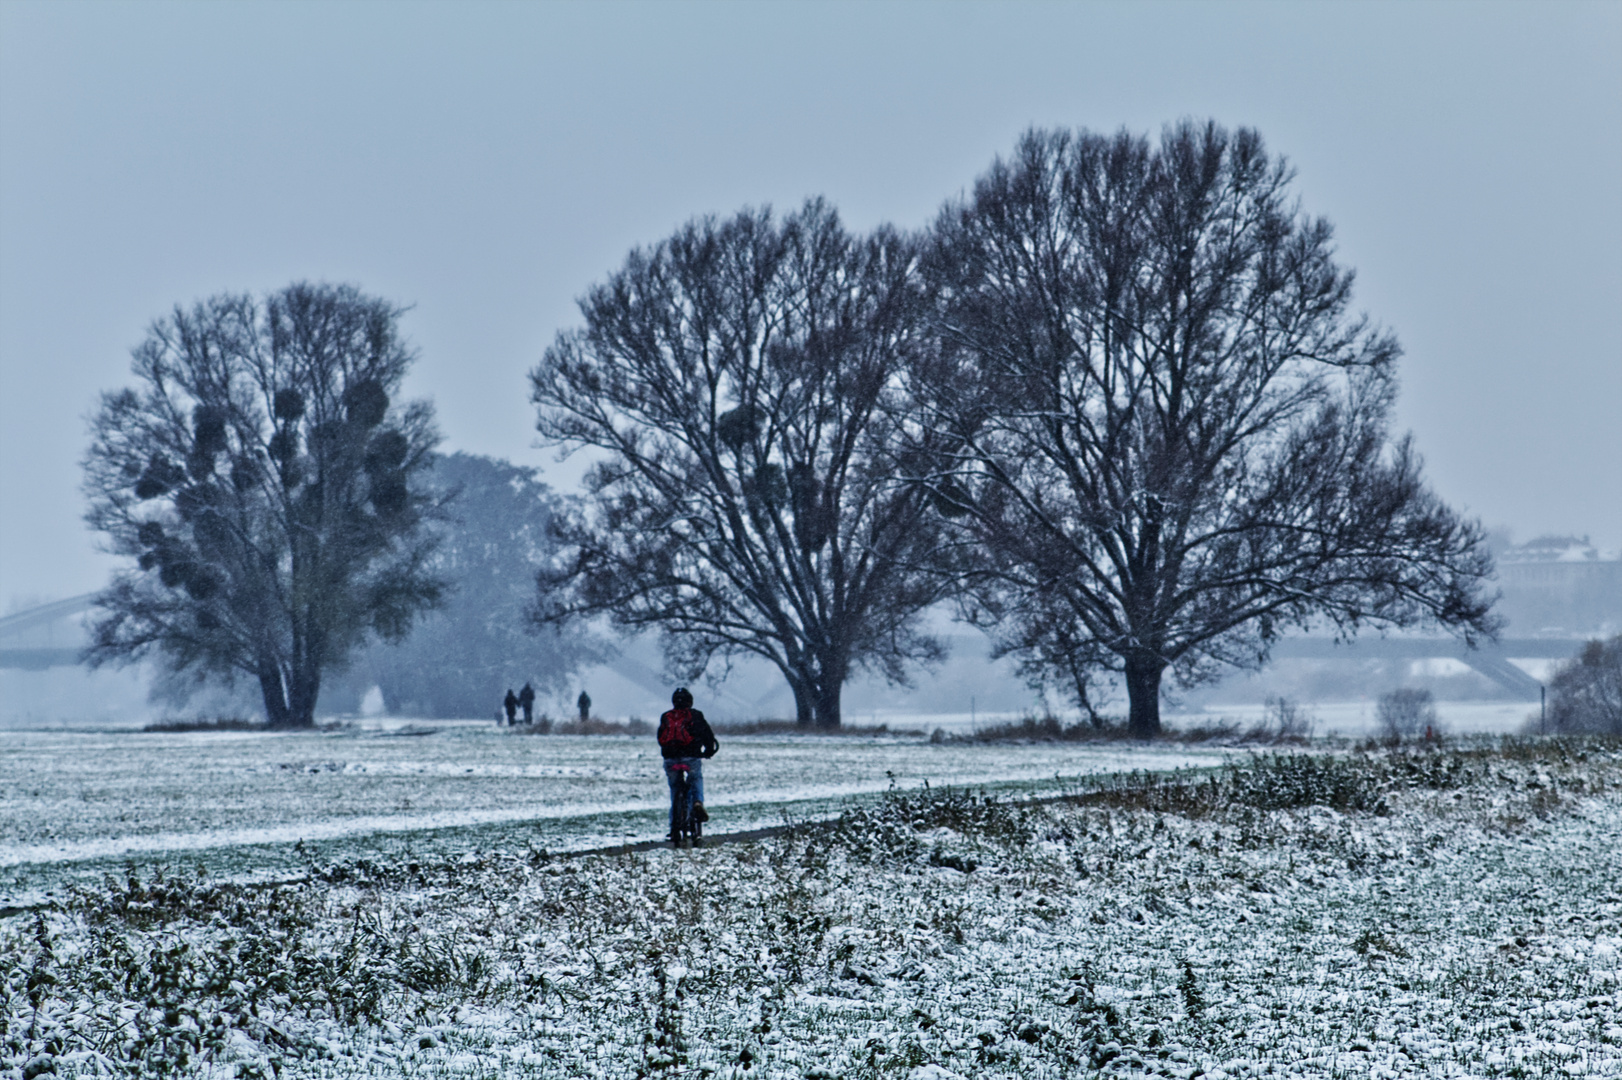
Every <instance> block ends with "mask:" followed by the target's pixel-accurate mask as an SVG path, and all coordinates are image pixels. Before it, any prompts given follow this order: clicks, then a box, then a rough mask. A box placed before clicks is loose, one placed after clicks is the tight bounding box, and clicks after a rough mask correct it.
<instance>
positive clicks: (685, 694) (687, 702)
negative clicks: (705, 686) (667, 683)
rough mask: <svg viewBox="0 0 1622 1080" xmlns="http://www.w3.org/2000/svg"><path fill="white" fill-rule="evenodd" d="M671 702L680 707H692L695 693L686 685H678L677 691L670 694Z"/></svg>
mask: <svg viewBox="0 0 1622 1080" xmlns="http://www.w3.org/2000/svg"><path fill="white" fill-rule="evenodd" d="M670 703H671V704H672V705H674V706H676V708H678V709H691V708H692V707H693V694H692V692H691V691H690V690H688V689H687V687H685V686H678V687H676V692H675V693H674V694H671V695H670Z"/></svg>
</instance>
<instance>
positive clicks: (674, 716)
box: [659, 709, 693, 746]
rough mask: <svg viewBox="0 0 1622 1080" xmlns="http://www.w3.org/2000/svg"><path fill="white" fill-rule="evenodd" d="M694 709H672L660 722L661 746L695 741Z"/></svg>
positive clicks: (683, 744)
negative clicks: (691, 724) (693, 728)
mask: <svg viewBox="0 0 1622 1080" xmlns="http://www.w3.org/2000/svg"><path fill="white" fill-rule="evenodd" d="M692 719H693V710H692V709H671V710H670V711H669V712H667V713H665V715H664V716H663V717H662V718H661V722H660V724H659V745H660V746H686V745H687V744H689V743H691V742H692V741H693V730H692V727H691V726H690V723H691V721H692Z"/></svg>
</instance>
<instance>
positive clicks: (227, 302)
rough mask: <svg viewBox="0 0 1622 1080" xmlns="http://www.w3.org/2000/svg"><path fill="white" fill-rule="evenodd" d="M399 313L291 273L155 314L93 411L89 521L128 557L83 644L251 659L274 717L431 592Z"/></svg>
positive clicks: (202, 670)
mask: <svg viewBox="0 0 1622 1080" xmlns="http://www.w3.org/2000/svg"><path fill="white" fill-rule="evenodd" d="M400 314H401V311H400V309H399V308H396V307H394V306H392V305H390V304H388V303H386V302H384V301H382V300H378V299H374V298H372V297H368V296H365V295H363V294H361V293H360V292H359V291H357V290H356V289H354V288H352V287H349V286H327V285H308V284H296V285H292V286H289V287H288V288H286V289H283V290H282V291H280V292H277V293H274V294H272V295H270V296H267V297H265V298H264V299H263V300H256V299H255V298H253V297H251V296H246V295H223V296H217V297H214V298H212V299H209V300H206V301H203V302H201V303H199V304H197V305H195V306H194V307H193V308H192V309H191V310H189V311H187V310H184V309H181V308H179V307H177V308H176V309H175V311H174V312H173V313H172V314H170V315H169V316H168V317H166V318H163V319H160V320H158V321H157V322H156V323H154V324H153V326H152V328H151V330H150V332H149V333H148V335H147V338H146V340H145V341H144V342H142V343H141V345H140V346H139V347H137V348H136V349H135V350H134V363H133V365H132V368H133V371H134V373H135V376H136V378H137V380H138V383H139V385H138V386H137V387H135V388H129V389H124V390H118V391H115V392H111V393H107V394H104V395H103V396H102V402H101V409H100V411H99V412H98V413H97V415H96V416H95V418H94V420H93V421H92V426H91V431H92V443H91V447H90V451H89V454H88V455H87V457H86V461H85V476H86V479H85V488H86V493H87V494H88V496H89V500H90V510H89V514H88V521H89V523H90V525H91V526H92V527H93V528H95V529H97V530H98V531H100V532H102V533H104V534H105V535H106V536H107V538H108V542H109V545H110V547H111V550H112V551H113V552H114V553H116V554H119V555H123V556H127V557H128V558H129V559H131V560H132V563H133V565H131V566H129V567H128V568H126V569H124V570H122V571H120V572H119V573H118V574H117V575H116V576H115V578H114V580H113V582H112V584H111V585H110V586H109V587H108V588H107V589H106V590H105V591H103V592H102V593H101V594H100V596H99V597H98V598H97V606H98V608H99V610H100V616H99V618H98V619H97V621H96V623H95V626H94V634H93V641H92V644H91V645H90V647H89V649H88V650H87V657H88V659H89V660H90V661H91V662H92V663H95V664H101V663H108V662H127V661H130V660H134V659H137V658H140V657H144V656H147V655H151V654H156V655H158V656H159V657H160V658H161V660H162V661H163V662H164V663H165V664H166V665H168V666H169V668H170V669H171V670H173V671H176V672H189V673H191V674H193V675H195V676H196V677H197V678H199V679H205V678H209V677H214V678H222V679H226V680H229V679H232V678H234V677H236V676H239V675H246V676H251V677H253V678H255V679H257V680H258V682H259V687H260V690H261V693H262V696H263V699H264V705H265V713H266V717H267V718H268V720H269V721H270V722H271V723H272V724H274V725H278V726H285V725H293V726H307V725H310V724H312V723H313V722H314V716H315V706H316V699H317V697H318V696H319V694H320V690H321V677H322V673H323V671H325V670H328V669H331V668H333V667H336V666H341V665H342V664H343V663H344V662H345V660H346V659H347V658H348V657H349V655H350V654H351V652H352V651H353V650H354V649H355V648H356V647H357V646H359V645H360V644H361V643H362V642H363V641H365V640H366V639H367V638H368V637H369V636H371V635H374V634H375V635H377V636H380V637H382V638H385V639H390V640H398V639H401V638H403V637H404V636H405V635H406V633H407V632H408V631H409V629H410V628H411V625H412V622H413V620H414V619H415V617H416V616H417V615H418V613H420V612H422V611H424V610H426V609H428V608H430V607H433V606H435V605H436V604H437V603H438V602H439V600H440V595H441V592H442V590H443V586H442V584H441V582H440V581H439V580H438V579H437V578H436V577H435V576H434V575H433V574H432V573H430V572H429V570H428V559H429V556H430V555H431V553H432V546H433V543H432V539H431V537H430V536H429V535H428V533H427V532H426V531H425V530H424V529H423V525H424V522H425V521H426V520H428V519H429V518H431V517H433V516H434V513H435V512H436V509H437V507H436V503H435V501H434V500H433V499H432V498H431V497H430V496H427V495H425V494H423V493H422V492H420V491H419V490H417V489H416V488H415V487H414V486H413V479H414V478H415V477H416V475H417V474H418V473H419V472H420V471H421V470H422V469H424V468H425V467H426V466H427V465H428V464H429V460H430V456H429V455H430V453H431V451H432V449H433V446H434V444H435V443H436V441H437V436H436V434H435V432H434V426H433V411H432V408H431V407H430V406H429V405H428V404H427V403H426V402H410V403H407V404H405V405H403V406H400V405H395V404H393V402H392V399H393V398H394V397H395V396H396V395H397V394H398V392H399V386H400V381H401V379H402V377H403V376H404V375H405V372H406V369H407V368H408V367H409V366H410V363H411V361H412V359H413V358H414V353H413V351H412V350H411V349H410V348H409V347H408V346H407V345H406V344H405V343H404V342H403V341H402V340H401V338H400V336H399V332H398V327H397V322H398V319H399V316H400Z"/></svg>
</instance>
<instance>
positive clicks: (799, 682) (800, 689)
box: [788, 676, 814, 728]
mask: <svg viewBox="0 0 1622 1080" xmlns="http://www.w3.org/2000/svg"><path fill="white" fill-rule="evenodd" d="M788 685H789V689H790V690H793V691H794V722H795V723H796V724H799V725H800V726H801V727H803V728H808V727H810V726H811V723H812V720H813V719H814V717H813V715H812V707H811V688H810V687H809V686H808V685H807V684H806V682H805V680H803V679H797V678H793V677H792V676H791V677H790V678H789V681H788Z"/></svg>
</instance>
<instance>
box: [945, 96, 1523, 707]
mask: <svg viewBox="0 0 1622 1080" xmlns="http://www.w3.org/2000/svg"><path fill="white" fill-rule="evenodd" d="M1291 177H1292V174H1291V171H1290V169H1289V167H1288V166H1287V165H1286V163H1285V162H1284V161H1283V160H1282V159H1276V158H1272V157H1270V156H1269V155H1268V154H1267V153H1266V151H1265V149H1264V147H1263V145H1262V140H1261V138H1260V136H1258V135H1257V134H1256V133H1255V132H1253V131H1249V130H1244V129H1241V130H1239V131H1237V132H1234V133H1231V134H1230V133H1229V132H1227V131H1225V130H1223V129H1222V128H1220V127H1218V126H1216V125H1214V124H1212V125H1205V126H1198V125H1194V124H1190V123H1184V124H1181V125H1179V126H1176V127H1173V128H1170V129H1168V130H1167V131H1166V132H1165V134H1164V135H1163V137H1162V139H1161V141H1160V143H1159V145H1158V146H1151V145H1150V143H1149V142H1148V140H1146V139H1144V138H1140V137H1135V136H1132V135H1129V134H1126V133H1122V134H1119V135H1117V136H1114V137H1104V136H1099V135H1095V134H1089V133H1085V132H1083V133H1078V134H1071V133H1067V132H1058V131H1053V132H1043V131H1033V132H1031V133H1029V134H1027V135H1026V136H1025V137H1024V138H1023V139H1022V140H1021V141H1020V143H1019V145H1018V148H1017V150H1016V151H1015V153H1014V155H1013V157H1012V159H1011V160H1008V161H1001V160H999V161H998V162H997V163H996V164H994V165H993V167H992V168H991V170H990V171H989V172H987V173H986V174H985V175H984V176H983V177H982V178H981V179H980V180H979V182H978V183H977V184H976V186H975V189H974V192H973V195H972V197H970V198H967V199H966V200H963V201H961V202H959V203H955V204H951V205H949V206H948V207H947V208H946V210H945V211H943V213H942V215H941V217H940V219H939V221H938V223H937V226H936V228H935V241H934V247H933V250H932V253H931V256H930V258H929V264H928V265H929V269H930V272H931V276H932V279H933V280H934V281H935V283H936V285H937V287H938V288H939V291H940V296H941V298H942V301H941V308H940V310H941V314H940V322H939V327H940V333H941V340H942V343H943V348H942V352H941V354H940V355H939V356H938V357H934V358H931V360H930V362H929V363H928V364H926V365H925V366H924V367H922V368H920V369H919V371H918V389H917V393H918V396H919V399H920V401H922V402H923V403H924V405H925V408H926V412H925V414H924V415H923V417H922V419H921V420H920V421H919V425H920V426H921V427H923V428H927V429H930V430H933V431H937V432H939V431H944V432H947V433H949V434H950V435H951V436H952V438H953V439H955V444H954V446H953V449H952V453H950V454H949V455H947V456H946V457H944V458H942V459H941V461H940V464H939V465H938V467H937V470H936V472H935V473H934V477H933V481H932V483H933V485H934V487H935V489H936V492H937V494H938V495H939V496H940V497H941V498H942V499H943V500H945V501H946V502H948V503H950V504H951V505H952V506H953V507H954V509H955V511H956V512H957V513H958V515H959V516H958V517H957V518H956V519H955V520H956V521H957V522H958V523H960V527H961V528H962V529H963V530H964V532H965V534H966V535H968V536H971V537H972V538H973V539H974V540H975V542H976V543H977V544H978V545H979V548H980V550H981V552H982V553H983V554H982V562H981V565H980V566H979V568H978V571H977V573H976V574H975V575H973V576H972V577H970V578H969V579H968V580H967V583H966V587H967V589H968V593H967V596H968V599H967V601H966V604H965V607H966V610H967V614H968V615H969V617H970V618H971V619H973V620H975V621H977V622H979V623H981V624H982V625H987V626H990V627H994V628H996V629H997V630H998V631H999V633H1000V634H1001V638H1002V641H1003V644H1004V646H1005V647H1007V648H1009V649H1011V650H1013V651H1015V652H1016V653H1018V654H1020V655H1021V656H1022V657H1023V658H1024V660H1025V661H1026V662H1027V664H1028V665H1030V666H1031V667H1033V668H1034V669H1035V670H1037V671H1040V672H1045V673H1048V674H1050V675H1052V676H1054V677H1057V678H1060V679H1062V680H1064V681H1066V682H1068V683H1069V684H1070V685H1071V686H1072V687H1073V688H1074V691H1075V693H1076V695H1077V697H1078V699H1079V700H1080V701H1081V703H1082V704H1083V705H1084V706H1086V705H1089V702H1088V697H1087V694H1088V686H1089V680H1090V679H1093V678H1096V675H1097V673H1098V672H1100V671H1115V672H1119V673H1121V674H1122V675H1123V676H1124V681H1125V683H1126V689H1127V694H1128V699H1129V708H1130V721H1129V722H1130V727H1131V730H1132V731H1133V732H1134V733H1136V734H1138V735H1140V736H1145V737H1147V736H1152V735H1154V734H1156V733H1157V732H1158V731H1159V730H1160V694H1161V682H1162V676H1163V674H1164V673H1165V672H1166V671H1167V669H1171V670H1172V672H1173V673H1174V674H1175V675H1176V676H1177V677H1178V678H1179V679H1180V680H1181V681H1182V682H1183V683H1185V684H1192V683H1196V682H1198V681H1201V680H1203V679H1207V678H1210V677H1212V676H1213V675H1214V674H1215V673H1216V672H1217V671H1218V670H1219V669H1220V668H1221V666H1222V665H1225V664H1249V665H1254V664H1257V663H1260V662H1261V661H1262V660H1263V659H1264V658H1265V657H1266V655H1267V651H1268V647H1269V645H1270V644H1271V643H1272V642H1273V641H1274V640H1275V639H1276V637H1277V636H1278V635H1279V633H1280V632H1281V631H1282V630H1283V629H1284V628H1286V627H1287V626H1290V625H1292V624H1294V625H1301V624H1305V623H1307V622H1308V621H1311V620H1322V621H1326V622H1328V623H1331V624H1333V625H1334V626H1335V627H1337V628H1338V629H1339V631H1341V632H1343V633H1348V634H1350V633H1354V632H1355V631H1356V630H1357V629H1358V628H1359V627H1360V626H1363V625H1365V624H1369V623H1373V624H1378V625H1386V626H1407V625H1411V624H1415V623H1420V622H1427V621H1428V622H1433V623H1440V624H1442V625H1444V626H1448V627H1453V628H1456V629H1458V630H1459V631H1461V632H1463V633H1464V634H1465V635H1466V636H1467V637H1473V636H1474V635H1477V634H1482V633H1490V632H1492V630H1493V628H1494V622H1493V620H1492V619H1491V617H1490V615H1489V603H1488V601H1487V600H1486V599H1485V598H1484V597H1483V595H1482V586H1481V582H1482V579H1483V576H1484V575H1485V574H1487V573H1488V572H1489V569H1490V565H1491V564H1490V560H1489V557H1488V556H1487V554H1486V551H1485V548H1484V545H1483V543H1482V533H1481V530H1480V528H1479V526H1477V525H1475V524H1473V523H1469V522H1465V521H1462V520H1460V519H1459V518H1458V517H1457V516H1456V515H1455V514H1454V513H1452V512H1451V511H1450V510H1449V509H1448V508H1447V507H1446V506H1444V505H1443V504H1442V503H1441V502H1440V501H1438V499H1437V498H1436V497H1435V496H1434V495H1433V494H1431V493H1430V492H1429V491H1428V490H1427V489H1426V487H1425V486H1424V484H1423V483H1422V481H1421V479H1420V466H1419V462H1418V460H1417V458H1416V456H1415V454H1414V453H1413V450H1412V448H1411V446H1410V445H1409V443H1408V441H1407V440H1401V441H1398V442H1396V443H1394V444H1393V443H1392V442H1391V440H1390V438H1389V436H1388V415H1389V411H1390V407H1391V403H1392V400H1393V398H1394V395H1395V393H1396V383H1395V378H1394V365H1395V362H1396V360H1397V358H1398V355H1399V349H1398V346H1397V343H1396V341H1395V340H1394V338H1392V337H1391V336H1390V335H1389V334H1386V333H1382V332H1379V331H1378V330H1376V329H1373V328H1371V327H1370V326H1369V325H1368V324H1367V322H1366V321H1365V320H1364V319H1361V318H1352V317H1350V316H1349V315H1348V313H1347V311H1348V305H1349V303H1350V299H1351V288H1352V274H1351V272H1350V271H1347V270H1343V269H1341V268H1339V267H1338V266H1337V265H1336V264H1335V262H1334V260H1333V258H1332V254H1333V251H1332V245H1331V228H1330V225H1329V223H1328V222H1326V221H1324V220H1322V219H1315V218H1309V217H1306V216H1305V215H1303V214H1302V213H1301V212H1300V211H1299V210H1298V209H1297V208H1296V206H1295V204H1294V202H1293V201H1292V197H1291V195H1290V181H1291Z"/></svg>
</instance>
